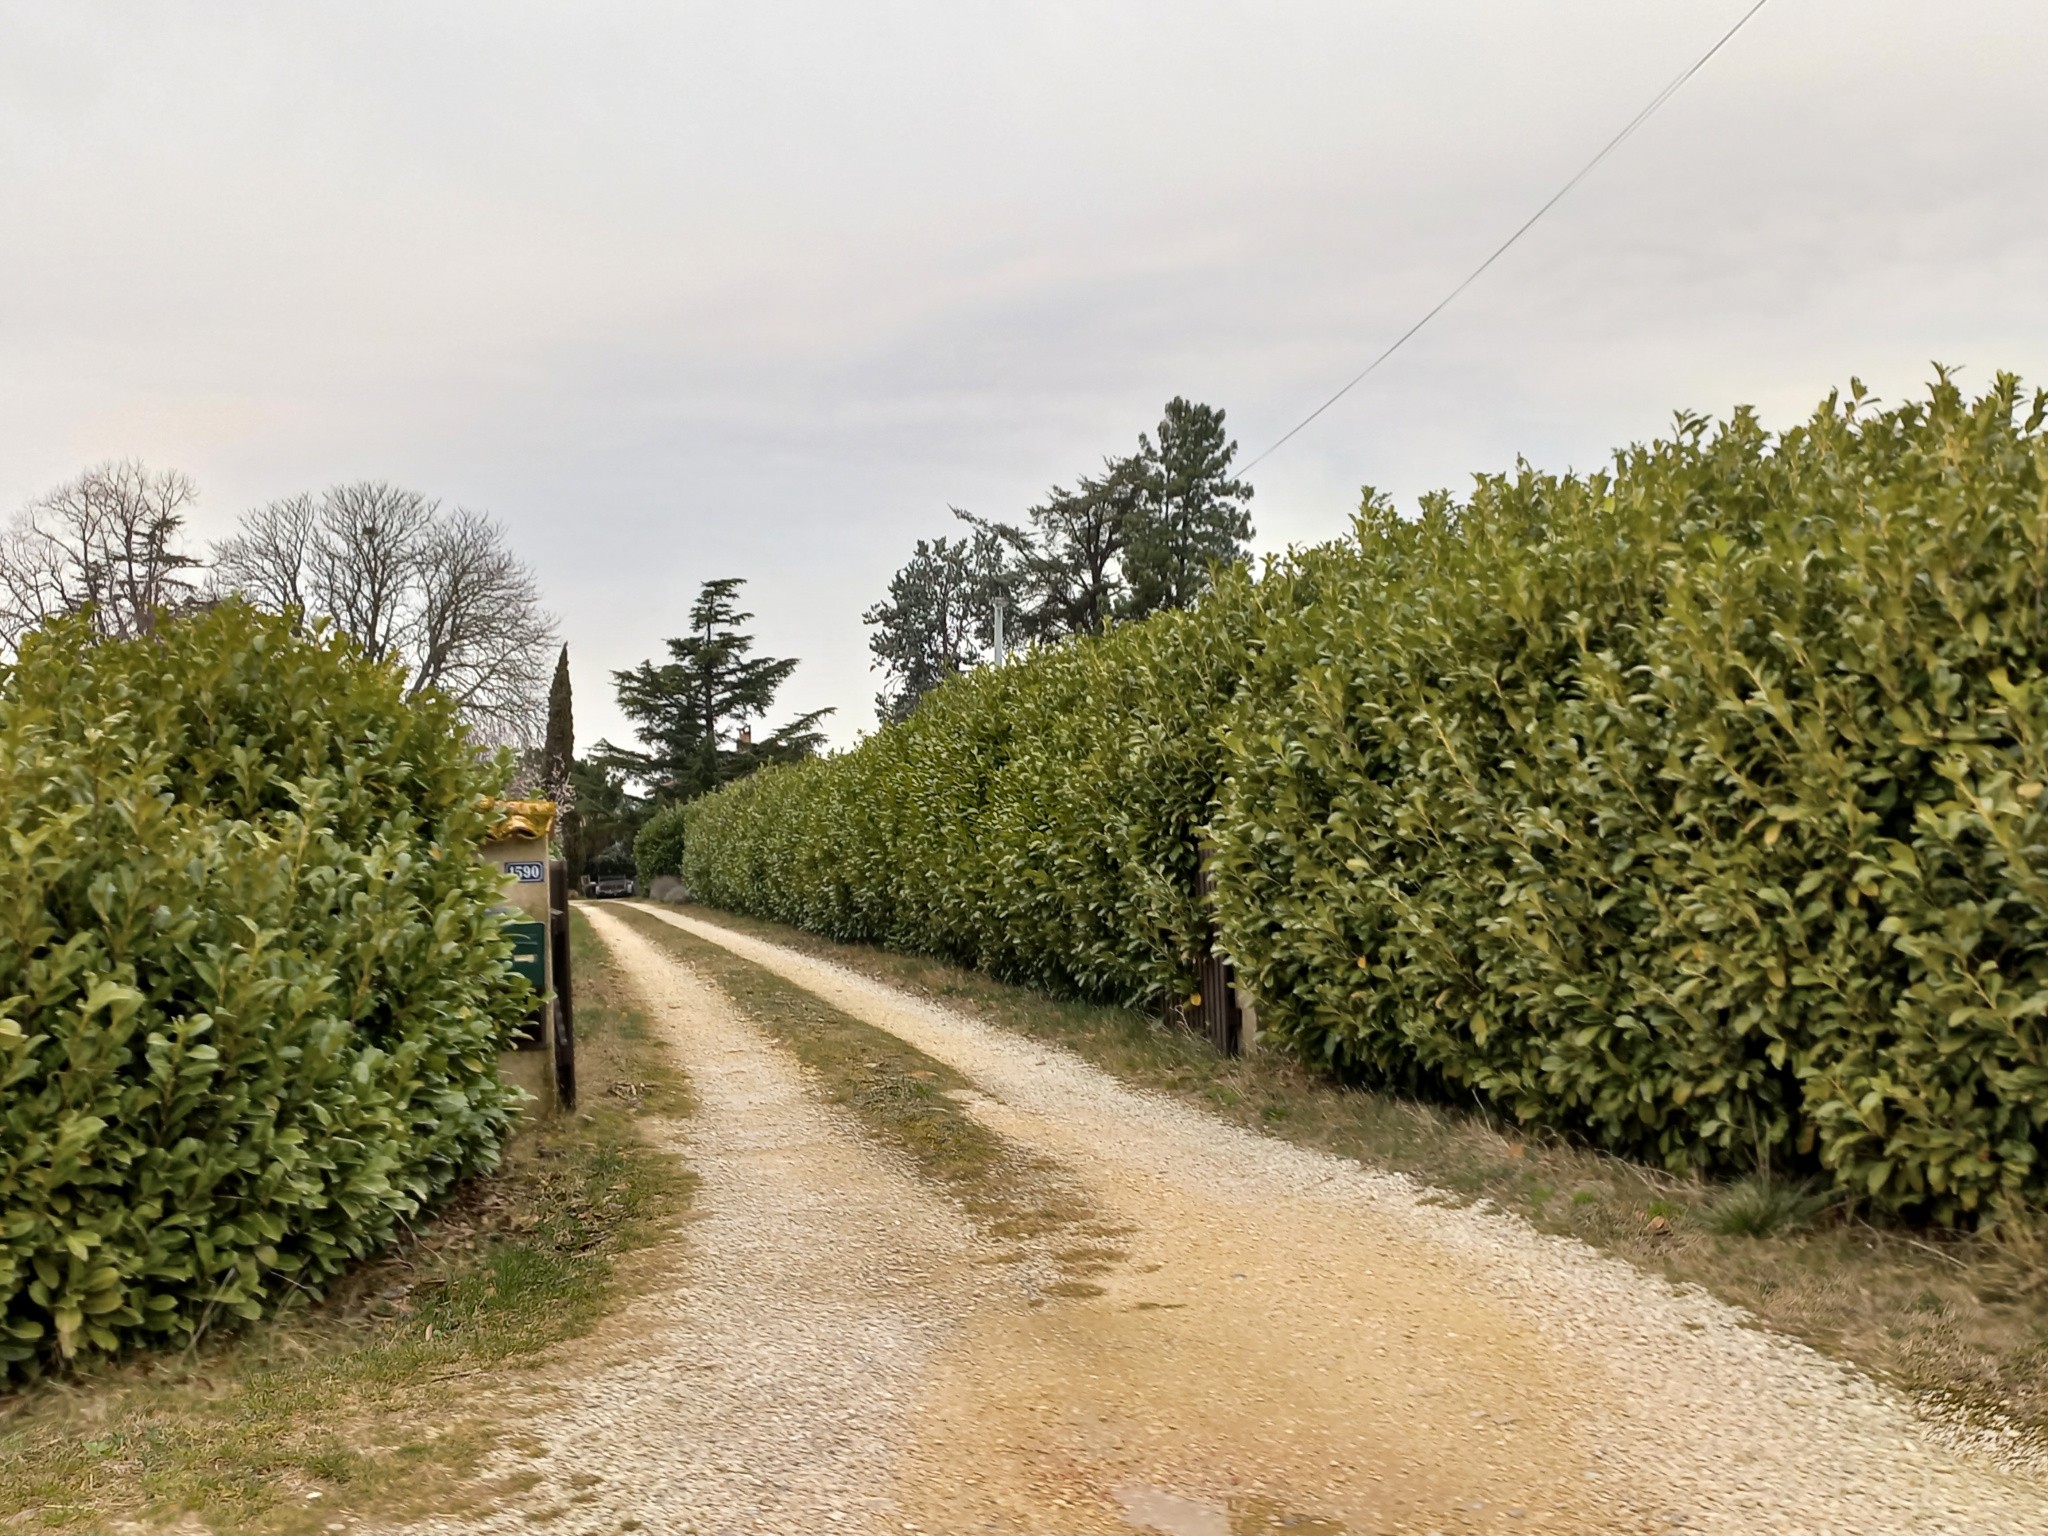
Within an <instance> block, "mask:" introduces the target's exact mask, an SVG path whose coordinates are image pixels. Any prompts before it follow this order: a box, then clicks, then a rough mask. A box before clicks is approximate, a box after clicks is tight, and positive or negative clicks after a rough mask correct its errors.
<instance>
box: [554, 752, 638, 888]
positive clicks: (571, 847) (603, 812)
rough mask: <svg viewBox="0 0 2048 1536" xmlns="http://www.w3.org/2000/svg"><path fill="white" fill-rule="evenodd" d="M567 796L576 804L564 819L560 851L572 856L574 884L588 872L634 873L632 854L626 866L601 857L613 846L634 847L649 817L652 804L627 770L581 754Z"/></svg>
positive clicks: (575, 763) (570, 868) (570, 870)
mask: <svg viewBox="0 0 2048 1536" xmlns="http://www.w3.org/2000/svg"><path fill="white" fill-rule="evenodd" d="M569 799H570V803H571V804H572V805H573V806H574V807H575V809H574V812H573V814H571V815H570V816H568V817H567V818H566V819H565V820H564V822H563V826H562V856H563V857H564V858H566V859H567V860H568V861H569V880H570V882H571V884H575V883H578V882H580V881H581V880H582V879H583V877H584V876H585V875H586V874H605V873H611V874H630V873H632V860H631V858H630V856H629V857H628V858H627V859H626V860H625V863H624V867H623V868H621V867H619V863H618V861H617V860H613V861H612V862H610V863H602V862H600V860H601V859H602V856H603V855H604V854H605V853H606V852H607V851H609V850H612V849H617V848H621V847H623V848H626V849H629V850H630V849H631V847H632V846H633V838H634V837H635V836H636V835H637V834H638V832H639V830H640V826H641V823H642V822H644V821H646V819H647V815H648V804H647V802H646V801H645V800H643V799H641V798H640V797H639V796H638V795H635V794H633V793H632V791H631V790H630V789H629V788H628V787H627V783H626V775H625V773H624V772H623V771H622V770H621V769H618V768H615V767H611V766H609V765H607V764H605V763H601V762H598V761H596V760H594V759H592V758H586V757H579V758H577V759H576V760H575V761H574V763H572V764H571V766H570V769H569Z"/></svg>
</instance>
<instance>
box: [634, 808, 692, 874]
mask: <svg viewBox="0 0 2048 1536" xmlns="http://www.w3.org/2000/svg"><path fill="white" fill-rule="evenodd" d="M633 865H634V868H635V869H636V870H637V872H638V874H639V878H640V883H641V884H642V885H646V884H647V883H648V882H650V881H652V880H653V879H654V878H655V876H657V875H680V874H681V873H682V872H683V807H682V806H680V805H665V806H663V807H662V808H661V809H660V810H658V811H656V812H655V813H654V814H653V815H652V816H650V817H648V818H647V824H646V825H645V826H643V827H642V828H641V829H640V834H639V836H637V837H635V838H634V839H633Z"/></svg>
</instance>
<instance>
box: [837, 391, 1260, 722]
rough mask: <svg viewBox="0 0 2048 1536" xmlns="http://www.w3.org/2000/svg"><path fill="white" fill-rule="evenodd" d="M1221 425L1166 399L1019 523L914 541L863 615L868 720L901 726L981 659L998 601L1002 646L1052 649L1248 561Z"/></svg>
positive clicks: (990, 523) (1213, 416)
mask: <svg viewBox="0 0 2048 1536" xmlns="http://www.w3.org/2000/svg"><path fill="white" fill-rule="evenodd" d="M1223 423H1224V413H1223V412H1222V411H1221V410H1219V409H1217V408H1216V407H1214V406H1208V405H1201V404H1197V403H1194V402H1191V401H1188V400H1185V399H1182V398H1180V397H1179V396H1175V397H1174V398H1173V399H1172V400H1170V401H1168V402H1167V405H1166V410H1165V413H1164V414H1163V416H1162V417H1161V419H1160V422H1159V425H1158V427H1157V429H1156V430H1155V431H1154V432H1141V433H1139V434H1138V446H1137V449H1136V451H1135V452H1132V453H1129V454H1126V455H1123V456H1121V457H1113V458H1109V459H1106V460H1105V461H1104V462H1103V467H1102V469H1101V471H1100V472H1099V473H1097V474H1092V475H1082V476H1080V477H1079V478H1078V479H1077V480H1075V481H1074V483H1073V485H1072V487H1071V488H1069V487H1067V486H1064V485H1055V486H1053V487H1052V488H1051V489H1050V490H1049V491H1047V492H1046V495H1045V499H1044V500H1043V501H1041V502H1039V503H1038V505H1036V506H1034V507H1031V508H1030V509H1029V510H1028V511H1027V512H1026V513H1025V517H1024V520H1023V521H1022V522H1000V521H995V520H992V519H989V518H984V517H979V516H976V515H975V514H973V513H971V512H964V511H961V510H960V509H959V508H957V507H956V508H954V509H953V513H954V516H955V517H957V518H959V519H960V520H961V521H963V522H964V523H965V524H967V531H966V532H964V533H962V534H960V535H959V536H957V537H954V538H947V537H944V536H941V537H939V538H935V539H920V540H918V542H917V546H916V548H915V549H914V550H913V551H912V553H911V557H910V560H909V562H908V563H907V564H905V565H904V566H903V568H902V569H901V570H899V571H897V572H896V574H895V576H894V577H892V578H891V580H890V582H889V594H888V596H887V597H886V598H885V599H884V600H883V601H882V602H879V603H877V604H876V605H875V606H874V607H872V608H870V609H869V610H868V611H867V613H866V615H865V616H864V617H865V622H866V623H867V624H868V625H869V626H870V627H871V628H872V630H873V631H874V632H873V634H871V635H870V636H869V639H868V647H869V649H870V650H871V651H872V652H873V654H874V657H875V665H876V667H877V668H878V669H879V670H880V671H881V672H882V673H883V674H884V676H885V678H886V683H885V685H884V687H883V689H882V691H881V692H880V693H879V694H877V695H876V698H875V710H876V713H877V715H878V716H879V717H880V718H881V719H882V720H884V721H890V720H901V719H903V718H905V717H906V716H908V715H909V714H910V713H911V711H912V710H914V709H916V708H917V704H918V701H919V700H920V699H922V698H923V697H924V695H925V694H927V693H928V692H930V691H931V690H932V689H933V688H934V687H936V686H937V685H938V684H940V683H942V682H944V681H945V680H946V679H947V678H948V677H951V676H953V675H954V674H956V673H959V672H963V671H966V670H967V669H968V668H970V667H973V666H977V665H979V664H981V663H982V662H984V661H986V660H988V659H989V657H990V655H991V654H992V653H993V650H994V646H995V612H996V607H997V605H998V604H999V603H1000V604H1001V605H1002V606H1003V608H1004V610H1005V615H1006V620H1007V623H1006V632H1007V639H1008V640H1009V641H1010V642H1011V643H1017V644H1023V645H1050V644H1056V643H1058V642H1059V641H1062V640H1065V639H1067V638H1069V637H1071V636H1074V635H1099V634H1101V633H1102V632H1103V631H1104V630H1105V629H1107V628H1108V627H1109V626H1110V625H1111V624H1114V623H1119V622H1122V621H1125V620H1130V619H1139V618H1143V617H1144V616H1145V615H1147V614H1150V613H1157V612H1159V611H1161V610H1162V609H1167V608H1186V607H1188V606H1189V605H1190V604H1191V603H1193V602H1194V600H1195V598H1196V597H1197V596H1199V595H1200V594H1201V593H1202V592H1203V591H1204V590H1205V589H1206V588H1207V586H1208V585H1209V580H1210V573H1211V571H1212V570H1213V569H1214V568H1215V567H1216V566H1217V565H1219V564H1223V565H1228V564H1232V563H1235V562H1238V561H1242V560H1245V559H1247V558H1249V556H1250V552H1251V551H1250V540H1251V536H1252V522H1251V513H1250V512H1249V510H1247V506H1246V504H1247V503H1248V502H1249V501H1250V500H1251V496H1252V488H1251V486H1250V485H1249V484H1247V483H1246V482H1245V481H1242V480H1237V479H1233V478H1232V477H1231V473H1230V465H1231V461H1232V460H1233V459H1234V458H1235V457H1236V455H1237V444H1236V443H1235V442H1234V441H1232V440H1231V438H1230V436H1229V434H1228V433H1227V432H1226V431H1225V430H1224V424H1223Z"/></svg>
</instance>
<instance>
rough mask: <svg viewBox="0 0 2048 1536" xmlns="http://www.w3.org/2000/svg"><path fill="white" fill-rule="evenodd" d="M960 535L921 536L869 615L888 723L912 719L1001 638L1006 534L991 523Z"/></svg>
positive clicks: (878, 703)
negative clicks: (997, 626) (998, 624)
mask: <svg viewBox="0 0 2048 1536" xmlns="http://www.w3.org/2000/svg"><path fill="white" fill-rule="evenodd" d="M955 515H956V516H958V517H962V518H965V519H966V520H967V521H968V522H969V523H972V524H973V525H974V530H975V531H974V532H973V533H972V534H971V535H969V536H968V537H966V538H960V539H948V538H937V539H919V540H918V541H917V548H916V549H915V550H914V551H912V553H911V556H910V560H909V563H907V564H906V565H905V566H904V567H903V568H902V569H901V570H899V571H898V572H897V573H896V574H895V575H894V576H893V577H891V578H890V580H889V596H888V599H887V600H886V601H884V602H880V603H877V604H875V606H874V607H872V608H870V609H869V610H868V611H867V612H866V613H865V614H863V615H862V616H861V622H863V623H865V624H868V625H871V626H872V627H873V628H874V631H875V632H874V633H873V634H872V635H870V636H868V649H869V650H870V651H872V652H873V653H874V657H875V665H876V666H877V667H878V668H880V669H881V670H882V672H883V673H884V674H885V675H886V676H887V678H888V680H889V681H888V685H887V686H886V687H884V688H883V690H882V691H881V692H880V693H878V694H876V695H875V713H876V715H877V716H878V717H879V718H881V719H882V720H883V721H884V722H887V721H890V720H902V719H906V718H908V716H909V715H910V712H911V711H912V710H914V709H916V708H917V704H918V700H920V699H922V698H923V697H924V696H925V695H926V694H927V693H929V692H931V691H932V689H934V688H936V687H938V685H939V684H940V683H943V682H944V681H945V680H946V679H947V678H949V677H952V676H954V675H955V674H956V673H960V672H964V671H966V670H967V669H968V668H969V667H972V666H978V665H979V664H980V663H981V662H982V661H984V660H985V659H987V657H988V655H989V653H990V650H991V648H992V647H993V645H994V643H995V631H994V621H995V604H996V601H997V599H998V598H999V597H1001V596H1002V592H1003V579H1004V571H1005V560H1004V554H1003V544H1004V541H1005V536H1006V535H1012V534H1014V532H1015V530H1013V529H1007V528H1003V527H1001V526H1000V525H997V524H990V523H983V522H981V521H979V520H978V519H975V518H972V517H969V516H968V515H967V514H966V513H964V512H959V511H957V509H956V512H955Z"/></svg>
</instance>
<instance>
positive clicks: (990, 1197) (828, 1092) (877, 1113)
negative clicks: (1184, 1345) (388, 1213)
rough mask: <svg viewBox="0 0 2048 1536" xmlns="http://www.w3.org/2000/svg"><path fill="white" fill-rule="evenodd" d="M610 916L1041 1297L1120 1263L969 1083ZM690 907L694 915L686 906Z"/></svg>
mask: <svg viewBox="0 0 2048 1536" xmlns="http://www.w3.org/2000/svg"><path fill="white" fill-rule="evenodd" d="M613 910H614V911H615V913H616V915H617V916H619V917H620V918H621V919H623V920H624V921H625V922H626V923H627V924H629V925H630V926H631V927H632V928H634V929H635V930H636V931H637V932H639V933H641V934H643V935H645V936H646V937H647V938H648V939H649V940H651V941H652V942H653V943H655V944H656V945H658V946H660V947H661V948H663V949H665V950H667V951H668V952H669V953H670V954H672V955H675V956H676V957H677V958H678V959H680V960H683V961H685V962H686V963H687V964H689V965H690V967H691V968H692V969H694V970H695V971H696V972H697V973H698V974H699V975H702V976H704V977H707V978H708V979H709V980H711V981H712V982H713V983H714V984H715V985H716V986H717V987H718V988H719V989H720V990H721V991H723V992H724V993H725V994H726V996H727V997H729V998H730V999H732V1002H733V1004H734V1006H736V1007H737V1008H739V1009H740V1010H741V1011H742V1012H743V1013H745V1014H746V1015H747V1016H748V1017H749V1018H750V1019H752V1020H753V1021H754V1023H756V1024H757V1025H759V1026H760V1027H761V1028H762V1029H764V1030H766V1031H767V1032H768V1033H769V1034H770V1035H771V1036H773V1037H774V1038H775V1039H776V1040H778V1041H780V1042H781V1043H782V1044H783V1045H784V1046H785V1047H787V1048H788V1049H789V1051H790V1052H791V1054H792V1055H794V1056H795V1057H796V1059H797V1060H798V1061H799V1062H800V1063H802V1065H803V1066H804V1068H805V1069H806V1071H807V1072H808V1074H809V1075H810V1078H811V1081H812V1082H813V1084H814V1085H815V1086H816V1088H817V1090H818V1092H819V1093H820V1094H821V1095H822V1096H823V1097H824V1098H825V1099H826V1100H827V1101H828V1102H830V1103H834V1104H840V1105H844V1106H845V1107H846V1108H847V1109H849V1110H851V1111H852V1112H853V1115H854V1117H855V1118H856V1119H857V1120H858V1121H859V1122H860V1123H861V1125H862V1126H863V1127H864V1128H865V1129H866V1130H867V1131H868V1133H869V1134H871V1135H873V1136H874V1137H875V1138H876V1139H877V1140H879V1141H880V1142H882V1143H883V1144H884V1145H885V1146H888V1147H890V1148H892V1149H894V1150H895V1151H896V1152H898V1153H900V1154H902V1155H903V1156H904V1157H906V1158H907V1159H908V1160H909V1162H910V1163H911V1165H912V1167H913V1168H915V1169H916V1170H917V1171H918V1172H919V1173H920V1174H921V1175H923V1176H924V1177H926V1178H928V1179H930V1180H932V1181H933V1182H935V1183H936V1184H938V1185H939V1186H940V1187H941V1188H943V1189H944V1190H945V1191H946V1192H947V1193H948V1194H950V1195H952V1196H953V1198H954V1199H955V1200H957V1201H958V1202H959V1203H960V1206H961V1208H962V1209H963V1210H965V1212H966V1213H967V1215H968V1218H969V1219H970V1220H971V1221H972V1222H973V1223H974V1224H975V1226H976V1227H977V1228H978V1229H979V1230H980V1231H981V1232H982V1233H983V1234H985V1235H986V1236H987V1237H989V1238H990V1239H992V1240H993V1241H994V1244H995V1248H994V1250H993V1258H994V1259H995V1261H996V1262H1000V1263H1013V1264H1019V1265H1022V1266H1025V1267H1024V1269H1023V1270H1022V1271H1020V1273H1021V1274H1022V1276H1023V1277H1024V1281H1025V1283H1026V1284H1027V1285H1028V1286H1029V1287H1030V1288H1032V1289H1033V1290H1034V1291H1036V1292H1038V1293H1040V1294H1041V1295H1050V1296H1066V1297H1075V1296H1092V1295H1098V1294H1100V1292H1101V1287H1100V1286H1097V1285H1096V1284H1094V1283H1093V1281H1092V1280H1091V1279H1090V1277H1091V1276H1093V1275H1098V1274H1100V1273H1102V1272H1103V1271H1104V1270H1105V1269H1107V1268H1108V1267H1109V1266H1110V1265H1111V1264H1113V1263H1115V1262H1117V1261H1118V1260H1120V1259H1121V1258H1122V1257H1123V1256H1124V1255H1123V1251H1122V1249H1121V1248H1120V1247H1118V1246H1117V1239H1118V1238H1119V1237H1121V1236H1122V1235H1123V1230H1122V1229H1121V1228H1118V1227H1116V1226H1114V1225H1113V1224H1111V1223H1109V1222H1107V1221H1106V1220H1105V1219H1104V1218H1103V1217H1102V1216H1101V1214H1100V1213H1099V1212H1098V1211H1097V1210H1096V1209H1095V1208H1094V1206H1093V1204H1092V1203H1091V1202H1090V1200H1089V1199H1088V1197H1087V1195H1086V1193H1085V1192H1084V1191H1083V1190H1082V1189H1081V1188H1080V1187H1079V1186H1078V1185H1077V1184H1076V1183H1075V1182H1074V1181H1073V1180H1072V1179H1071V1178H1068V1177H1066V1176H1065V1175H1064V1174H1063V1172H1062V1170H1061V1168H1060V1165H1059V1164H1058V1163H1057V1162H1055V1161H1054V1160H1053V1159H1051V1158H1048V1157H1045V1156H1043V1155H1041V1154H1038V1153H1035V1152H1031V1151H1028V1150H1026V1149H1024V1148H1022V1147H1019V1146H1017V1145H1015V1144H1014V1143H1012V1142H1010V1141H1009V1140H1008V1139H1006V1138H1005V1137H1003V1136H1001V1135H999V1134H997V1133H996V1132H994V1131H992V1130H990V1129H989V1128H988V1127H987V1126H985V1125H983V1124H982V1123H981V1122H980V1121H979V1120H977V1119H976V1118H975V1117H974V1116H973V1115H972V1114H970V1113H969V1112H968V1111H967V1109H966V1108H965V1107H964V1106H963V1104H962V1103H961V1102H960V1100H959V1098H958V1097H956V1096H957V1095H962V1094H966V1093H970V1092H971V1091H972V1087H973V1085H972V1084H970V1083H969V1082H968V1081H967V1079H966V1078H964V1077H962V1076H961V1075H960V1074H959V1073H957V1072H955V1071H954V1070H953V1069H952V1068H951V1067H948V1066H947V1065H946V1064H945V1063H943V1062H941V1061H937V1060H934V1059H933V1058H932V1057H930V1056H927V1055H925V1054H924V1053H923V1052H922V1051H920V1050H918V1049H917V1048H916V1047H914V1046H912V1045H909V1044H907V1043H906V1042H904V1041H903V1040H900V1039H898V1038H897V1037H896V1036H895V1035H892V1034H890V1033H889V1032H888V1031H887V1030H883V1029H877V1028H875V1027H874V1026H873V1025H871V1024H866V1023H863V1022H862V1021H861V1020H859V1019H856V1018H854V1017H853V1016H852V1015H851V1014H848V1013H844V1012H841V1011H840V1010H839V1009H837V1008H834V1007H833V1006H832V1005H831V1004H830V1003H827V1002H825V1001H824V1000H823V999H822V998H820V997H818V996H816V995H815V994H814V993H811V992H806V991H805V990H804V989H803V988H802V987H799V986H797V985H796V984H795V983H794V982H790V981H785V980H784V979H783V978H782V977H780V976H777V975H776V974H775V973H774V972H773V971H770V970H766V969H764V968H763V967H761V966H759V965H756V964H755V963H754V962H753V961H751V960H746V959H742V958H741V957H740V956H738V955H735V954H734V953H733V952H732V951H731V950H729V949H721V948H720V947H719V946H718V945H716V944H711V943H707V942H705V941H704V940H703V939H700V938H698V937H696V936H695V935H694V934H689V933H685V932H683V931H682V930H681V929H679V928H676V927H673V926H671V925H670V924H668V923H664V922H662V921H661V920H660V919H659V918H656V917H651V916H649V915H647V914H646V913H644V912H637V911H635V910H634V909H633V908H631V907H619V908H615V909H613ZM693 910H694V909H693Z"/></svg>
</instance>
